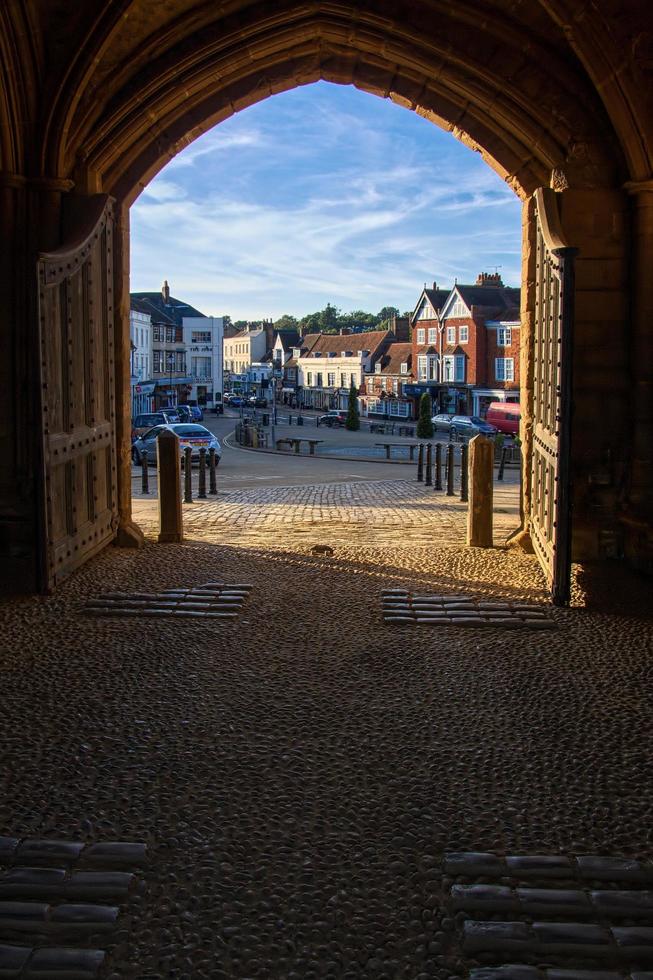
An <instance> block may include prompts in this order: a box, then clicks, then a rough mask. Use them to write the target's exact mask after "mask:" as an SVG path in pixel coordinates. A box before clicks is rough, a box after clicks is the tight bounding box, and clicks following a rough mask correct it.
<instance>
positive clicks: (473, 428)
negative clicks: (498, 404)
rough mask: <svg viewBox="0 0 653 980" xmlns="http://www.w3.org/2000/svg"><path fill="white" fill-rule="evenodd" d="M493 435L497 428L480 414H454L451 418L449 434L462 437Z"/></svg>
mask: <svg viewBox="0 0 653 980" xmlns="http://www.w3.org/2000/svg"><path fill="white" fill-rule="evenodd" d="M479 433H480V434H481V435H484V436H495V435H496V434H497V429H496V428H495V426H493V425H490V423H489V422H486V421H485V419H482V418H481V417H480V415H454V416H453V417H452V419H451V434H452V435H453V436H461V437H462V438H464V439H472V438H473V437H474V436H477V435H479Z"/></svg>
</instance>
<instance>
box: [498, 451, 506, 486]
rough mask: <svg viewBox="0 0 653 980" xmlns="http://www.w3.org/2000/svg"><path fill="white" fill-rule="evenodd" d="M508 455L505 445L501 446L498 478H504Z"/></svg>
mask: <svg viewBox="0 0 653 980" xmlns="http://www.w3.org/2000/svg"><path fill="white" fill-rule="evenodd" d="M507 455H508V450H507V449H506V447H505V446H502V447H501V461H500V463H499V472H498V473H497V480H503V471H504V469H505V467H506V456H507Z"/></svg>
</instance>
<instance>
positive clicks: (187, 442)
mask: <svg viewBox="0 0 653 980" xmlns="http://www.w3.org/2000/svg"><path fill="white" fill-rule="evenodd" d="M166 429H169V430H170V431H171V432H174V433H175V435H177V436H178V437H179V449H180V451H181V454H182V456H183V454H184V449H186V447H187V446H189V447H190V449H191V460H192V461H194V462H196V461H197V460H198V459H199V458H200V449H206V451H207V454H208V451H209V449H215V457H216V463H219V462H220V459H221V457H222V446H221V445H220V443H219V441H218V440H217V439H216V437H215V436H214V435H213V433H212V432H209V430H208V429H207V428H206V427H205V426H203V425H197V424H196V423H194V422H179V423H177V424H176V425H155V426H154V428H153V429H149V430H148V431H147V432H146V433H145V434H144V435H142V436H140V437H139V438H138V439H137V440H136V442H135V443H134V445H133V446H132V459H133V460H134V462H135V463H136V464H139V463H140V462H141V461H142V453H143V450H147V462H148V464H149V463H156V440H157V438H158V436H159V435H160V434H161V433H162V432H164V431H165V430H166Z"/></svg>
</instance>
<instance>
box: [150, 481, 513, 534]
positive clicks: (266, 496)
mask: <svg viewBox="0 0 653 980" xmlns="http://www.w3.org/2000/svg"><path fill="white" fill-rule="evenodd" d="M494 497H495V514H494V526H495V540H496V541H497V542H499V543H500V542H501V541H502V540H503V539H505V538H507V537H508V535H509V534H510V533H511V532H512V531H514V530H515V528H516V526H517V524H518V515H519V497H518V487H517V486H516V485H508V484H507V485H506V486H505V487H501V488H500V489H496V488H495V495H494ZM134 510H135V514H136V518H137V520H138V522H139V524H140V525H141V526H142V527H143V529H144V530H145V531H146V532H147V533H150V534H154V533H155V531H156V520H157V510H156V503H155V502H151V501H145V500H142V499H140V500H135V501H134ZM466 515H467V504H464V503H461V502H460V501H459V500H458V499H457V498H453V497H446V496H444V495H442V494H436V493H434V492H433V490H431V489H430V488H427V487H424V486H423V485H421V484H417V483H414V482H411V481H408V480H387V481H376V482H371V481H370V482H364V481H361V482H359V483H330V484H317V485H308V486H293V487H264V488H247V489H244V490H238V491H232V492H230V493H226V494H223V495H221V496H220V498H219V499H217V500H208V501H195V502H194V503H193V504H192V505H188V506H186V507H185V508H184V510H183V519H184V534H185V535H186V536H187V537H189V538H196V539H200V540H211V541H216V542H217V541H230V542H232V541H233V542H239V543H243V544H253V545H256V544H260V543H264V544H265V545H266V546H272V547H274V546H275V545H276V546H280V547H285V546H287V545H288V544H289V543H291V542H292V541H293V540H294V539H301V538H305V537H306V536H307V535H313V536H314V537H315V538H317V539H318V542H317V543H323V544H329V545H332V546H333V545H334V544H341V543H346V544H348V545H353V544H355V543H361V544H365V545H367V546H376V547H383V546H387V545H394V546H396V545H397V542H398V538H400V539H401V541H402V546H403V547H412V546H415V545H419V544H421V545H426V544H429V543H431V544H436V545H437V546H438V547H459V546H461V545H462V544H464V542H465V535H466ZM399 532H400V533H399ZM311 543H314V541H313V540H311Z"/></svg>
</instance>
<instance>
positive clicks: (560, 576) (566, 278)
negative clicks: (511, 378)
mask: <svg viewBox="0 0 653 980" xmlns="http://www.w3.org/2000/svg"><path fill="white" fill-rule="evenodd" d="M535 205H536V213H537V218H536V220H537V257H536V277H535V279H536V282H535V288H536V297H535V338H534V379H533V455H532V464H531V477H532V482H531V512H530V531H531V540H532V542H533V546H534V548H535V553H536V555H537V557H538V558H539V560H540V564H541V565H542V568H543V570H544V573H545V575H546V579H547V583H548V586H549V588H550V590H551V599H552V602H553V603H554V605H557V606H564V605H567V603H568V602H569V598H570V578H571V491H570V460H571V456H570V454H571V411H572V404H571V399H572V362H573V326H574V257H575V255H576V253H577V249H575V248H571V247H569V245H568V244H567V243H566V242H565V240H564V237H563V234H562V230H561V227H560V220H559V214H558V205H557V200H556V194H555V192H554V191H552V190H549V189H548V188H539V190H537V191H536V192H535Z"/></svg>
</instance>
